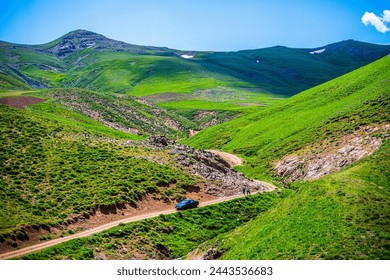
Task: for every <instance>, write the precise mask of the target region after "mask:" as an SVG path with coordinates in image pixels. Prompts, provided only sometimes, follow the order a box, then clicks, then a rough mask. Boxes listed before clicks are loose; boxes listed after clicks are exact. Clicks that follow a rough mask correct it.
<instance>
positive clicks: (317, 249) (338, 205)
mask: <svg viewBox="0 0 390 280" xmlns="http://www.w3.org/2000/svg"><path fill="white" fill-rule="evenodd" d="M389 158H390V142H389V141H387V142H386V143H385V144H384V145H383V146H382V147H381V149H380V150H379V151H377V152H376V153H375V154H374V155H372V156H371V157H369V158H366V159H365V160H363V161H361V162H359V163H357V164H355V165H353V166H351V167H349V168H348V169H346V170H343V171H341V172H338V173H335V174H332V175H330V176H326V177H324V178H322V179H320V180H318V181H315V182H310V183H303V184H302V183H301V185H300V189H299V190H298V191H297V193H296V194H295V195H293V196H290V197H288V198H287V199H285V200H284V201H282V202H281V203H280V204H279V205H277V206H276V207H274V208H273V209H272V210H270V211H268V212H267V213H266V214H265V215H263V216H259V217H258V218H256V219H255V220H253V221H252V222H250V223H248V224H247V225H245V226H243V227H241V228H239V229H238V230H236V231H235V232H233V233H232V234H230V235H229V236H228V237H227V238H226V239H225V240H224V242H223V245H222V246H221V247H222V248H224V249H225V250H227V252H226V253H225V254H224V256H223V258H224V259H292V258H294V259H389V258H390V206H389V205H390V204H389V201H390V184H389V182H390V164H389Z"/></svg>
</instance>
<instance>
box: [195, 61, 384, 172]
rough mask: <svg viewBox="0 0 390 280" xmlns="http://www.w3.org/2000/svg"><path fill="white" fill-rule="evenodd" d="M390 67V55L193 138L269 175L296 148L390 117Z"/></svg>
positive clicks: (244, 167)
mask: <svg viewBox="0 0 390 280" xmlns="http://www.w3.org/2000/svg"><path fill="white" fill-rule="evenodd" d="M389 73H390V56H387V57H385V58H382V59H380V60H378V61H376V62H374V63H372V64H370V65H367V66H364V67H362V68H360V69H358V70H355V71H354V72H351V73H349V74H346V75H344V76H342V77H339V78H337V79H335V80H332V81H330V82H327V83H325V84H322V85H320V86H317V87H315V88H312V89H310V90H307V91H305V92H302V93H300V94H298V95H296V96H294V97H292V98H289V99H287V100H284V101H281V102H280V103H279V104H277V105H275V106H272V107H270V108H266V109H261V110H259V111H258V112H257V113H254V114H250V115H245V116H243V117H240V118H237V119H235V120H232V121H230V122H227V123H224V124H221V125H218V126H215V127H211V128H208V129H206V130H204V131H202V132H200V133H199V134H197V135H195V136H194V137H193V138H191V139H190V140H189V141H188V143H189V144H190V145H192V146H195V147H200V148H208V149H211V148H213V149H222V150H225V151H228V152H234V153H237V154H239V155H241V156H243V157H244V158H245V159H246V163H247V164H246V165H245V166H243V167H242V171H245V172H246V173H247V174H248V175H251V176H255V177H263V178H264V177H267V176H270V175H271V173H272V165H271V164H272V162H273V161H274V160H277V159H279V158H281V157H282V156H284V155H286V154H289V153H291V152H293V151H294V150H297V149H300V148H302V147H304V146H306V145H308V144H313V143H315V142H318V141H322V140H323V139H326V138H332V137H337V136H338V135H339V134H345V133H348V132H351V131H353V130H354V129H356V128H358V127H360V126H362V125H367V124H372V123H380V122H383V121H389V112H390V109H389V99H388V90H387V89H388V88H389V87H390V81H389V79H388V77H389Z"/></svg>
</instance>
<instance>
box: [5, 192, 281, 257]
mask: <svg viewBox="0 0 390 280" xmlns="http://www.w3.org/2000/svg"><path fill="white" fill-rule="evenodd" d="M271 186H272V190H273V189H275V188H277V187H276V186H273V185H271ZM270 191H271V189H270ZM256 193H257V192H254V193H252V195H254V194H256ZM240 197H244V195H243V194H238V195H232V196H228V197H221V198H218V199H214V200H209V201H205V202H203V203H200V204H199V207H205V206H208V205H213V204H217V203H221V202H225V201H229V200H233V199H236V198H240ZM175 212H177V210H176V209H170V210H165V211H158V212H153V213H148V214H144V215H139V216H133V217H128V218H125V219H121V220H117V221H114V222H111V223H108V224H104V225H101V226H98V227H95V228H92V229H89V230H85V231H82V232H79V233H76V234H73V235H69V236H64V237H60V238H58V239H53V240H49V241H45V242H43V243H39V244H36V245H32V246H29V247H26V248H22V249H19V250H15V251H11V252H7V253H4V254H0V260H4V259H10V258H16V257H19V256H23V255H26V254H30V253H33V252H36V251H39V250H42V249H45V248H48V247H51V246H54V245H57V244H61V243H63V242H66V241H69V240H73V239H76V238H82V237H87V236H90V235H93V234H95V233H99V232H101V231H104V230H107V229H110V228H113V227H116V226H118V225H119V224H126V223H131V222H136V221H140V220H145V219H150V218H154V217H157V216H159V215H168V214H173V213H175Z"/></svg>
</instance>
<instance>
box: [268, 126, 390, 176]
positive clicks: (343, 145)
mask: <svg viewBox="0 0 390 280" xmlns="http://www.w3.org/2000/svg"><path fill="white" fill-rule="evenodd" d="M389 131H390V124H384V125H381V126H366V127H363V128H361V129H359V130H357V131H355V132H354V133H352V134H348V135H345V136H343V137H340V138H339V139H338V140H337V141H333V142H330V141H329V140H328V141H327V142H324V143H321V144H319V145H318V146H315V147H305V148H304V149H302V151H298V152H297V154H296V155H288V156H286V157H284V158H283V159H281V160H279V161H277V162H276V163H275V165H274V167H275V175H276V176H279V177H285V178H286V179H287V181H297V180H302V179H303V180H315V179H318V178H321V177H323V176H325V175H327V174H330V173H333V172H336V171H339V170H341V169H342V168H344V167H346V166H348V165H351V164H352V163H354V162H356V161H358V160H360V159H362V158H363V157H365V156H368V155H371V154H372V153H373V152H375V151H376V150H378V149H379V147H380V146H381V144H382V141H383V140H384V139H387V138H388V137H389Z"/></svg>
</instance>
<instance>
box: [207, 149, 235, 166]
mask: <svg viewBox="0 0 390 280" xmlns="http://www.w3.org/2000/svg"><path fill="white" fill-rule="evenodd" d="M206 151H207V152H210V153H213V154H216V155H219V156H220V157H221V158H223V159H224V160H226V161H227V162H228V163H229V164H230V166H231V167H235V166H239V165H242V159H241V158H240V157H238V156H236V155H233V154H229V153H226V152H222V151H219V150H206Z"/></svg>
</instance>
